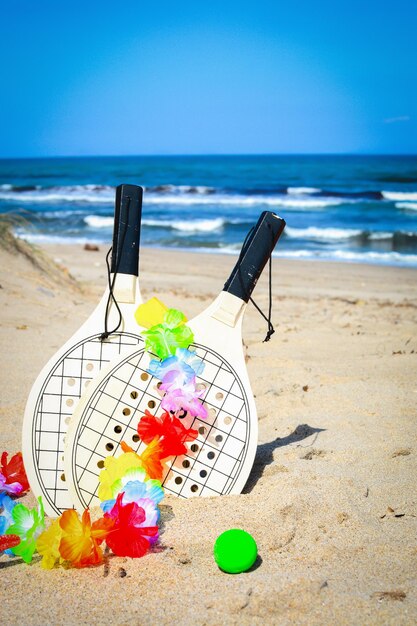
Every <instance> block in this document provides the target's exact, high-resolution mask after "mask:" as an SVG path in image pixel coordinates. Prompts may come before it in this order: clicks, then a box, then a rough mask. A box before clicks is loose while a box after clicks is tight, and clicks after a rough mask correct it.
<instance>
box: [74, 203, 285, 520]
mask: <svg viewBox="0 0 417 626" xmlns="http://www.w3.org/2000/svg"><path fill="white" fill-rule="evenodd" d="M284 226H285V222H284V220H283V219H281V218H279V217H278V216H276V215H275V214H274V213H271V212H264V213H262V215H261V217H260V219H259V221H258V223H257V224H256V226H255V227H254V229H253V231H252V232H251V233H250V235H249V236H248V238H247V240H246V243H245V244H244V247H243V249H242V253H241V255H240V257H239V260H238V262H237V264H236V266H235V268H234V269H233V271H232V274H231V276H230V278H229V279H228V281H227V282H226V284H225V286H224V290H223V291H222V292H221V293H220V295H219V296H218V297H217V298H216V300H215V301H214V302H213V303H212V304H211V305H210V306H209V307H208V308H207V309H206V310H205V311H204V312H203V313H201V314H200V315H198V316H197V317H196V318H194V319H193V320H192V321H190V322H189V323H188V325H189V326H190V327H191V328H192V330H193V332H194V341H195V343H193V344H192V346H190V349H192V350H195V353H196V354H197V355H198V356H199V357H200V358H201V359H202V360H203V362H204V371H203V372H202V374H201V375H200V376H198V377H197V387H198V388H199V389H201V390H204V395H203V396H202V398H201V400H202V401H203V402H204V404H205V406H206V409H207V411H208V416H207V418H206V419H199V418H195V417H192V416H190V415H187V414H186V413H185V414H184V415H182V416H181V419H182V421H183V424H184V426H185V427H186V428H193V429H196V430H197V431H198V438H197V439H196V440H195V441H193V442H192V443H189V444H187V447H188V452H187V454H185V455H183V456H178V457H175V458H171V459H169V460H168V462H167V463H166V468H165V470H164V475H163V480H162V482H163V487H164V489H165V490H166V492H167V493H171V494H174V495H176V496H180V497H184V498H188V497H191V496H214V495H220V494H230V493H240V492H241V490H242V489H243V487H244V485H245V483H246V481H247V478H248V476H249V473H250V471H251V468H252V465H253V460H254V457H255V452H256V447H257V439H258V437H257V434H258V424H257V414H256V407H255V402H254V398H253V394H252V391H251V387H250V383H249V378H248V374H247V370H246V365H245V358H244V353H243V346H242V319H243V313H244V310H245V308H246V305H247V302H248V301H249V299H250V296H251V293H252V291H253V289H254V287H255V285H256V282H257V280H258V278H259V276H260V274H261V272H262V270H263V268H264V266H265V264H266V262H267V261H268V259H269V258H270V256H271V254H272V250H273V249H274V247H275V244H276V243H277V241H278V239H279V237H280V235H281V233H282V231H283V229H284ZM151 358H152V357H151V356H150V355H149V354H148V352H147V351H146V350H145V349H144V348H143V347H141V346H140V347H138V348H137V349H136V348H135V349H134V350H133V351H131V352H130V353H129V354H126V355H125V356H123V357H120V358H119V359H118V360H117V362H115V363H112V364H110V365H109V366H108V367H107V368H106V370H105V371H103V372H102V373H101V374H100V375H99V376H98V378H97V379H95V380H94V381H93V382H92V384H91V385H90V386H89V387H88V389H87V390H86V392H85V393H84V394H83V396H82V398H81V400H80V402H79V404H78V406H77V409H76V411H75V412H74V416H73V421H72V423H71V427H70V431H69V433H68V437H67V443H66V449H65V467H66V475H67V478H68V482H69V486H70V490H71V493H72V496H73V498H72V499H73V502H74V505H75V506H76V508H78V509H79V510H83V509H84V508H85V507H89V506H93V505H96V504H98V503H99V499H98V497H97V490H98V485H99V474H100V472H101V470H102V469H103V467H104V459H105V458H106V457H107V456H109V455H119V454H120V453H121V447H120V443H121V441H125V442H126V443H128V444H129V446H131V447H132V448H133V450H135V451H137V452H138V453H139V454H140V453H141V452H142V451H143V450H144V448H145V446H144V444H143V443H140V440H139V437H138V434H137V425H138V422H139V421H140V419H141V417H142V416H143V415H144V413H145V410H148V411H150V412H151V413H153V414H155V415H157V414H158V412H159V410H160V402H161V393H160V392H159V390H158V387H159V384H160V381H159V380H158V379H157V378H154V377H153V376H151V375H150V374H149V373H148V371H147V370H148V367H149V362H150V359H151ZM180 415H181V414H180Z"/></svg>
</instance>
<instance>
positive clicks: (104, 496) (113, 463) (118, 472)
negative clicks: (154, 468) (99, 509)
mask: <svg viewBox="0 0 417 626" xmlns="http://www.w3.org/2000/svg"><path fill="white" fill-rule="evenodd" d="M104 467H105V469H104V470H102V471H101V472H100V476H99V481H100V486H99V488H98V497H99V498H100V500H102V501H103V500H111V498H113V492H112V485H113V483H114V482H116V480H120V479H121V478H123V476H124V475H125V474H126V472H127V471H128V470H132V469H136V468H138V467H142V462H141V459H140V457H139V456H138V455H137V454H136V452H133V451H132V452H125V453H123V454H121V455H120V456H118V457H115V456H108V457H106V458H105V459H104Z"/></svg>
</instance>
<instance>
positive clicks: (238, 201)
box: [144, 194, 352, 211]
mask: <svg viewBox="0 0 417 626" xmlns="http://www.w3.org/2000/svg"><path fill="white" fill-rule="evenodd" d="M350 202H352V201H351V200H345V199H339V198H320V200H313V199H311V198H308V197H306V198H294V199H293V198H287V197H286V196H262V195H260V196H243V195H227V194H210V195H207V196H197V195H196V196H193V195H191V194H190V195H186V196H185V195H184V196H179V195H163V196H160V195H151V194H148V195H147V196H146V197H145V198H144V204H148V205H149V204H158V205H162V204H176V205H184V206H192V205H196V206H197V205H214V206H216V205H222V206H271V207H285V208H286V209H288V210H291V209H298V210H306V211H308V210H309V209H323V208H325V207H328V206H337V205H339V204H345V203H350Z"/></svg>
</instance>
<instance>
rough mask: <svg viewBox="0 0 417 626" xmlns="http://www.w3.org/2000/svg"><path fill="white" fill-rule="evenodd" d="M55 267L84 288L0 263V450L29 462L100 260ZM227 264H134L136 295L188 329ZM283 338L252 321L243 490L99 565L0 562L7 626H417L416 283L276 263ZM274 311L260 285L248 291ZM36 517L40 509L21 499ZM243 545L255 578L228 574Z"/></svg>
mask: <svg viewBox="0 0 417 626" xmlns="http://www.w3.org/2000/svg"><path fill="white" fill-rule="evenodd" d="M47 253H48V254H49V255H50V256H51V257H52V258H54V259H58V261H59V263H60V264H62V265H64V266H65V267H67V268H68V269H69V270H70V272H71V273H72V274H73V275H74V276H75V277H76V278H77V280H79V281H80V282H81V284H82V289H80V288H78V287H77V286H75V285H74V284H72V283H71V282H69V281H68V277H67V275H65V274H62V280H61V279H59V278H57V276H59V274H56V275H54V276H52V275H48V274H45V273H44V272H41V271H40V270H39V269H37V268H35V267H34V266H33V265H32V264H31V263H30V262H29V261H28V260H27V259H26V258H24V257H23V256H22V255H16V254H11V253H8V252H5V251H4V250H1V251H0V262H1V266H2V273H1V280H0V284H1V289H0V299H1V312H2V313H1V327H0V341H1V348H2V355H3V361H2V367H1V390H2V402H1V422H0V449H1V450H3V449H4V450H8V451H10V452H14V451H17V450H19V449H21V424H22V416H23V411H24V406H25V403H26V398H27V395H28V393H29V390H30V387H31V385H32V383H33V381H34V379H35V377H36V376H37V374H38V372H39V370H40V368H41V366H42V365H43V364H44V363H45V362H46V360H47V359H48V358H49V357H50V356H51V355H52V354H53V353H54V352H55V351H56V349H57V348H58V347H59V346H60V345H61V344H62V343H63V342H64V341H65V340H66V339H67V338H68V337H69V336H70V335H71V334H72V332H73V331H74V330H75V329H76V328H77V327H78V326H79V325H80V324H81V323H82V322H83V321H84V320H85V318H86V317H87V316H88V314H89V312H90V311H91V310H92V309H93V307H94V305H95V303H96V301H97V297H98V295H99V294H100V293H101V292H102V290H103V288H104V284H105V265H104V253H105V249H104V248H102V249H101V250H100V251H99V252H86V251H84V250H82V249H81V248H80V247H79V246H59V247H48V248H47ZM234 261H235V259H234V258H233V257H230V256H224V257H223V256H214V255H213V256H212V255H198V254H191V253H182V252H168V251H159V250H151V249H149V250H146V249H145V250H144V251H143V254H142V258H141V270H142V272H141V276H142V285H143V292H144V296H145V297H150V296H151V295H154V294H158V296H159V297H160V298H161V299H162V300H163V301H164V302H165V303H166V304H168V305H170V306H174V307H177V308H181V309H182V310H184V311H185V312H186V313H187V314H188V315H189V316H190V317H191V316H193V315H194V314H196V313H197V312H199V311H201V310H202V309H203V308H204V307H205V306H206V304H208V303H209V302H210V300H211V299H212V298H213V297H214V296H215V295H216V294H217V293H218V291H219V290H220V289H221V288H222V285H223V283H224V279H225V278H226V276H227V275H228V273H229V271H230V269H231V268H232V266H233V264H234ZM273 286H274V289H273V291H274V298H273V311H274V315H273V319H274V322H275V324H276V333H275V335H274V336H273V339H272V340H271V341H270V342H269V343H262V339H263V337H264V334H265V330H266V329H265V323H264V321H263V320H262V318H261V317H260V316H259V314H258V313H257V312H256V310H255V309H254V308H253V307H252V306H250V307H249V308H248V311H247V316H246V319H245V323H244V340H245V344H246V346H247V356H248V369H249V374H250V378H251V381H252V383H253V389H254V393H255V396H256V402H257V406H258V412H259V428H260V437H259V447H258V453H257V457H256V461H255V465H254V468H253V471H252V474H251V476H250V479H249V482H248V484H247V486H246V488H245V490H244V493H243V494H242V495H239V496H224V497H219V498H210V499H203V498H202V499H198V498H195V499H191V500H178V499H176V498H174V497H167V498H166V499H165V500H164V502H163V507H162V509H163V520H164V521H163V532H162V535H161V542H160V546H159V548H158V550H156V551H155V552H154V553H151V554H149V555H147V556H146V557H144V558H143V559H138V560H131V559H122V558H118V557H112V558H110V559H109V562H108V566H107V567H104V566H99V567H97V568H93V569H88V570H80V571H76V570H65V569H62V568H61V569H56V570H53V571H43V570H41V568H40V565H39V560H38V559H37V558H35V559H34V562H33V563H32V565H30V566H27V565H25V564H23V563H22V562H21V561H20V560H19V559H13V560H9V559H8V558H7V557H2V558H1V559H0V569H1V596H0V607H1V608H0V613H1V615H2V623H4V624H19V625H21V624H25V625H29V624H141V625H142V624H143V625H145V624H210V625H211V624H213V625H214V624H239V625H245V624H297V625H298V624H309V625H310V624H320V625H323V624H355V625H356V624H396V625H398V624H414V623H415V622H416V620H417V598H416V596H417V593H416V589H417V584H416V561H417V543H416V522H417V517H416V516H417V506H416V476H417V471H416V470H417V468H416V457H417V443H416V430H417V429H416V400H417V382H416V373H417V369H416V362H417V333H416V319H417V270H413V269H401V268H384V267H372V266H365V265H349V264H336V263H318V262H317V263H305V262H296V261H283V260H276V261H274V271H273ZM255 296H256V300H257V302H258V303H259V304H260V305H261V306H263V307H264V308H265V307H266V305H267V282H266V277H263V278H262V279H261V281H260V282H259V284H258V287H257V289H256V291H255ZM25 501H26V502H28V503H33V496H32V495H29V496H27V497H26V498H25ZM232 527H240V528H244V529H246V530H247V531H248V532H250V533H252V534H253V536H254V537H255V539H256V541H257V543H258V548H259V559H258V562H257V564H256V566H255V567H254V568H253V570H252V571H250V572H248V573H245V574H241V575H236V576H232V575H228V574H225V573H222V572H221V571H220V570H219V569H218V568H217V566H216V565H215V563H214V561H213V557H212V548H213V543H214V541H215V539H216V537H217V536H218V535H219V534H220V533H221V532H222V531H224V530H226V529H228V528H232Z"/></svg>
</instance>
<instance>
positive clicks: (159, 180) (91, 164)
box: [0, 156, 417, 266]
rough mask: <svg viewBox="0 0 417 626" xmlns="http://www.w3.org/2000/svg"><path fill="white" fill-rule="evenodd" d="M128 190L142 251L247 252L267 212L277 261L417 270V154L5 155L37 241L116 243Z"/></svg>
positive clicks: (6, 174)
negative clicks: (137, 205)
mask: <svg viewBox="0 0 417 626" xmlns="http://www.w3.org/2000/svg"><path fill="white" fill-rule="evenodd" d="M120 183H134V184H139V185H142V186H143V187H144V188H145V194H144V205H143V221H142V233H141V243H142V244H143V245H147V246H159V247H161V246H162V247H168V248H171V247H174V248H186V249H193V250H198V251H206V252H226V253H237V252H238V250H239V249H240V246H241V244H242V242H243V240H244V237H245V235H246V233H247V231H248V230H249V228H250V226H251V225H252V224H253V223H254V222H255V221H256V220H257V218H258V216H259V214H260V212H261V211H263V210H265V209H268V210H273V211H275V212H276V213H278V214H279V215H281V216H282V217H284V218H285V220H286V222H287V228H286V230H285V232H284V236H283V237H282V238H281V241H280V243H279V245H278V247H277V249H276V254H277V256H284V257H291V258H302V259H309V258H311V259H333V260H340V261H360V262H369V263H381V264H396V265H407V266H417V157H415V156H187V157H174V156H172V157H171V156H166V157H100V158H99V157H96V158H54V159H13V160H12V159H10V160H0V212H1V213H8V212H12V213H16V212H18V213H20V214H21V215H23V216H24V218H25V221H24V222H22V223H20V224H19V225H18V226H17V227H16V232H17V234H18V235H19V236H22V237H25V238H27V239H29V240H31V241H34V242H37V241H38V242H42V241H44V242H47V241H51V242H54V241H55V242H61V241H66V242H74V243H80V242H99V243H100V242H110V241H111V237H112V227H113V211H114V187H115V186H116V185H118V184H120Z"/></svg>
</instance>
